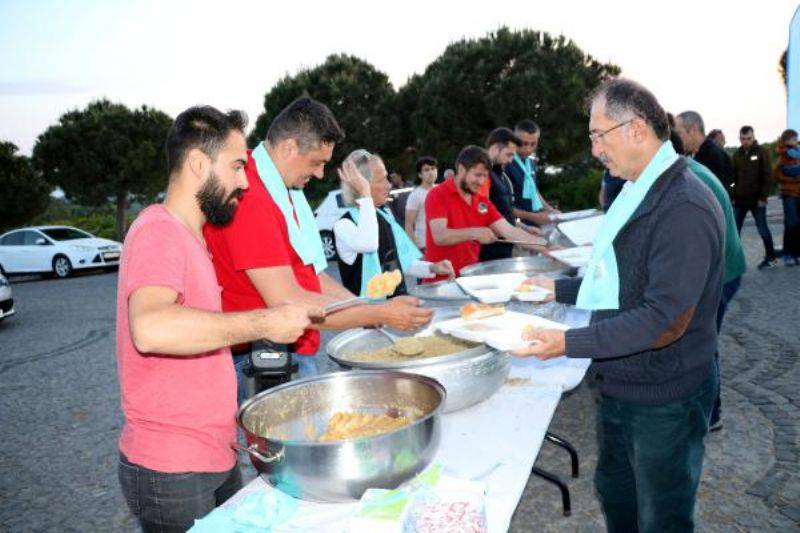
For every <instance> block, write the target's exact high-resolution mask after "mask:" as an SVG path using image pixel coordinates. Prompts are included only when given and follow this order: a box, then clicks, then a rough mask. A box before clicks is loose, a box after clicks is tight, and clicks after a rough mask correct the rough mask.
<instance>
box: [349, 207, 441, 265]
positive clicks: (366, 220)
mask: <svg viewBox="0 0 800 533" xmlns="http://www.w3.org/2000/svg"><path fill="white" fill-rule="evenodd" d="M356 203H357V204H358V215H359V217H358V224H356V223H355V222H353V221H352V220H350V219H349V218H340V219H339V220H337V221H336V223H335V224H334V225H333V235H334V238H335V240H336V252H337V253H338V254H339V259H341V260H342V261H344V262H345V263H346V264H348V265H352V264H353V263H355V261H356V258H357V257H358V254H368V253H371V252H377V251H378V214H377V213H376V212H375V204H374V203H373V202H372V198H359V199H358V200H356ZM431 266H432V263H430V262H428V261H414V262H413V263H411V266H410V267H409V269H408V272H405V273H406V274H408V275H410V276H414V277H415V278H432V277H433V276H435V274H434V273H433V272H431Z"/></svg>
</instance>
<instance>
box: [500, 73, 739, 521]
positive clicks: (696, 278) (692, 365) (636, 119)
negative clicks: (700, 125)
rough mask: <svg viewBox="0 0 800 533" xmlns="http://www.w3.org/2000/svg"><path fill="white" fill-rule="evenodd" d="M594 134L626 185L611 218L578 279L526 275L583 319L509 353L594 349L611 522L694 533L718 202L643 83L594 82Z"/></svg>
mask: <svg viewBox="0 0 800 533" xmlns="http://www.w3.org/2000/svg"><path fill="white" fill-rule="evenodd" d="M589 138H590V139H591V141H592V154H593V155H594V156H595V157H597V158H598V159H599V160H600V161H602V162H603V163H604V164H605V165H606V168H607V169H608V170H609V172H611V173H612V174H613V175H615V176H620V177H621V178H623V179H625V180H628V182H629V184H628V185H626V187H628V188H629V190H628V192H626V194H625V195H621V196H619V197H617V199H616V200H615V201H614V204H613V206H612V208H611V209H610V210H609V213H608V214H607V215H606V218H605V220H604V222H603V225H602V226H601V228H600V230H599V232H598V236H597V239H596V240H595V255H593V256H592V259H591V260H590V262H589V264H588V265H587V267H586V277H585V278H583V279H578V278H570V279H564V280H557V281H553V280H548V279H546V278H544V277H537V278H532V279H530V280H528V283H532V284H536V285H539V286H542V287H545V288H548V289H550V290H552V291H554V293H555V299H556V300H557V301H559V302H562V303H569V304H577V306H578V307H582V308H584V309H591V310H592V311H593V312H592V319H591V323H590V325H589V326H587V327H582V328H573V329H570V330H567V331H566V332H564V331H558V330H534V331H533V332H530V333H526V335H525V338H526V340H537V341H539V342H538V343H535V344H531V345H529V346H528V347H527V348H525V349H523V350H521V351H518V352H515V355H520V356H528V355H533V356H535V357H538V358H539V359H549V358H552V357H558V356H560V355H566V356H567V357H591V358H592V365H591V367H590V371H589V375H590V378H589V379H590V380H592V381H593V382H594V383H595V384H596V386H597V390H598V413H597V438H598V459H597V470H596V472H595V487H596V489H597V494H598V497H599V499H600V503H601V505H602V508H603V513H604V515H605V518H606V525H607V526H608V530H609V531H610V532H623V531H624V532H628V531H681V532H687V531H693V529H694V505H695V499H696V494H697V487H698V484H699V482H700V475H701V472H702V466H703V455H704V449H705V448H704V443H703V441H704V438H705V436H706V434H707V432H708V424H709V417H710V414H711V409H712V405H713V403H714V398H715V396H716V393H717V387H718V382H717V376H716V373H715V372H714V371H713V367H714V363H713V362H714V353H715V351H716V347H717V327H716V318H717V309H718V306H719V301H720V296H721V289H722V280H723V268H724V255H723V240H724V231H725V230H724V219H723V215H722V210H721V209H720V206H719V203H718V202H717V200H716V199H715V198H714V196H713V194H712V193H711V191H710V190H709V189H708V187H706V186H705V185H704V184H703V183H702V182H701V181H700V180H699V179H698V178H697V176H695V175H694V174H693V173H692V171H691V170H689V167H688V164H687V161H686V159H684V158H682V157H680V156H678V155H677V154H676V153H675V150H674V149H673V147H672V145H671V143H670V142H669V141H668V138H669V127H668V124H667V117H666V113H665V112H664V110H663V108H662V107H661V105H660V104H659V103H658V101H657V100H656V98H655V96H653V94H652V93H651V92H650V91H648V90H647V89H646V88H644V87H642V86H641V85H639V84H638V83H635V82H632V81H630V80H624V79H615V80H611V81H609V82H606V83H605V84H603V85H602V86H601V87H600V88H599V89H598V90H597V92H596V93H595V95H594V96H593V98H592V105H591V113H590V121H589ZM612 239H613V240H612ZM609 243H610V246H609Z"/></svg>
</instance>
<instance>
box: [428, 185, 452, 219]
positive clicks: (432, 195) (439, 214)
mask: <svg viewBox="0 0 800 533" xmlns="http://www.w3.org/2000/svg"><path fill="white" fill-rule="evenodd" d="M440 186H441V185H437V186H436V187H434V189H433V190H432V191H431V192H429V193H428V196H426V197H425V220H427V221H431V220H434V219H436V218H447V206H446V205H445V204H446V202H443V201H442V199H441V198H440V196H441V194H439V193H440V191H439V190H437V189H438V188H439V187H440Z"/></svg>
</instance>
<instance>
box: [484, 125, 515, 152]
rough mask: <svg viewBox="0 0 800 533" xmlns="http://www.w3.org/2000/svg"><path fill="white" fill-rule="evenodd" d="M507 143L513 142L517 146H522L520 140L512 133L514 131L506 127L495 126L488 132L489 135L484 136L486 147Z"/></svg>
mask: <svg viewBox="0 0 800 533" xmlns="http://www.w3.org/2000/svg"><path fill="white" fill-rule="evenodd" d="M508 143H513V144H515V145H516V146H518V147H519V146H522V140H521V139H520V138H519V137H517V136H516V135H514V132H512V131H511V130H510V129H508V128H495V129H493V130H492V131H491V132H490V133H489V136H488V137H486V148H490V147H492V146H494V145H495V144H502V145H503V146H505V145H507V144H508Z"/></svg>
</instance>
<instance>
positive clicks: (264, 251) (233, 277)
mask: <svg viewBox="0 0 800 533" xmlns="http://www.w3.org/2000/svg"><path fill="white" fill-rule="evenodd" d="M245 173H246V174H247V182H248V183H249V185H250V188H249V189H247V190H246V191H245V192H244V195H243V196H242V199H241V200H240V201H239V205H238V206H237V208H236V213H235V214H234V215H233V220H232V221H231V222H230V223H229V224H227V225H225V226H222V227H218V226H212V225H210V224H206V225H205V227H204V228H203V235H204V236H205V238H206V242H207V243H208V248H209V249H210V250H211V252H212V253H213V254H214V268H215V270H216V272H217V278H218V279H219V283H220V285H222V309H223V310H224V311H248V310H250V309H260V308H264V307H267V305H266V303H265V302H264V300H263V299H262V298H261V294H259V292H258V290H257V289H256V287H255V285H253V282H252V281H250V278H249V277H247V273H246V271H247V270H249V269H254V268H268V267H277V266H288V267H291V269H292V273H293V274H294V278H295V281H296V282H297V284H298V285H299V286H300V287H302V288H304V289H305V290H307V291H311V292H317V293H318V292H321V287H320V282H319V277H317V273H316V271H315V270H314V265H306V264H304V263H303V260H302V259H300V256H298V255H297V252H296V251H295V249H294V248H293V247H292V244H291V242H290V241H289V230H288V228H287V226H286V219H285V218H284V217H283V213H281V210H280V208H279V207H278V205H277V204H276V203H275V201H274V200H273V199H272V197H271V196H270V195H269V193H268V192H267V189H266V188H265V187H264V184H263V183H262V182H261V179H260V178H259V176H258V171H257V170H256V166H255V162H254V161H253V158H252V156H250V155H249V154H248V158H247V166H246V167H245ZM319 339H320V337H319V332H318V331H317V330H313V329H307V330H306V331H305V333H303V335H302V336H301V337H300V338H299V339H298V340H297V341H296V342H295V344H294V351H295V352H296V353H299V354H303V355H313V354H315V353H316V352H317V349H318V348H319Z"/></svg>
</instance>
